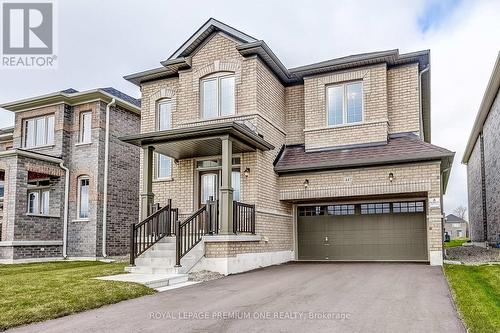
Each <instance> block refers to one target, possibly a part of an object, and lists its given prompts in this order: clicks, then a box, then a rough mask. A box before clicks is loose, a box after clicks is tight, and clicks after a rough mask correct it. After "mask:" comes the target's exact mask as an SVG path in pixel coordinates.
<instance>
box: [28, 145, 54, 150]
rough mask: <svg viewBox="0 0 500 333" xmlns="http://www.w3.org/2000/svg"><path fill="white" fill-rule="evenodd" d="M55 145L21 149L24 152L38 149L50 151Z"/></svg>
mask: <svg viewBox="0 0 500 333" xmlns="http://www.w3.org/2000/svg"><path fill="white" fill-rule="evenodd" d="M55 146H56V145H55V144H52V145H44V146H36V147H23V149H26V150H38V149H40V150H41V149H50V148H54V147H55Z"/></svg>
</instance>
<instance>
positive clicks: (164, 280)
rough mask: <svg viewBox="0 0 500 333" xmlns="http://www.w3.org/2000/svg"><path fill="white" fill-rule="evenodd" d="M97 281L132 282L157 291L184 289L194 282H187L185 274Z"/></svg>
mask: <svg viewBox="0 0 500 333" xmlns="http://www.w3.org/2000/svg"><path fill="white" fill-rule="evenodd" d="M97 279H99V280H108V281H120V282H134V283H140V284H143V285H145V286H146V287H149V288H152V289H156V290H158V291H166V290H170V289H174V288H179V287H184V286H188V285H191V284H194V283H196V282H192V281H188V275H187V274H144V273H129V274H118V275H111V276H103V277H98V278H97Z"/></svg>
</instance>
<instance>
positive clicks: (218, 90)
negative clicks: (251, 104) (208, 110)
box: [216, 77, 222, 117]
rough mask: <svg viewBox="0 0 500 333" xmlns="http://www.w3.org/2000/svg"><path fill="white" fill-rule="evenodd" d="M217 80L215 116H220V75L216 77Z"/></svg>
mask: <svg viewBox="0 0 500 333" xmlns="http://www.w3.org/2000/svg"><path fill="white" fill-rule="evenodd" d="M216 80H217V116H219V117H220V116H221V115H222V106H221V96H220V94H221V91H222V89H221V84H222V83H221V82H222V80H221V79H220V77H218V78H216Z"/></svg>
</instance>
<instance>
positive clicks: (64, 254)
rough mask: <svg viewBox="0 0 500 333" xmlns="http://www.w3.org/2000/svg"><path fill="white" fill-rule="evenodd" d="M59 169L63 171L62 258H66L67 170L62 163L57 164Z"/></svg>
mask: <svg viewBox="0 0 500 333" xmlns="http://www.w3.org/2000/svg"><path fill="white" fill-rule="evenodd" d="M59 167H61V169H63V170H64V172H65V178H64V180H65V181H64V213H63V258H64V259H66V258H67V257H68V254H67V248H68V204H69V169H68V168H67V167H65V166H64V162H61V163H59Z"/></svg>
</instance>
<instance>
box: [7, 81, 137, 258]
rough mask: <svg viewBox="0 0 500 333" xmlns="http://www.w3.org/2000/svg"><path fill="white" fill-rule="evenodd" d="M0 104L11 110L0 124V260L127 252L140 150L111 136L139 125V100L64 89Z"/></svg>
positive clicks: (112, 92)
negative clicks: (8, 121)
mask: <svg viewBox="0 0 500 333" xmlns="http://www.w3.org/2000/svg"><path fill="white" fill-rule="evenodd" d="M0 107H2V108H4V109H6V110H9V111H12V112H14V113H15V126H14V127H13V128H10V129H7V130H6V131H0V139H2V140H3V141H2V142H1V143H2V146H1V147H2V149H1V151H0V170H1V171H0V174H1V177H2V178H1V180H2V184H1V185H2V192H3V217H2V221H1V223H2V225H1V227H2V232H1V239H0V240H1V241H0V262H2V263H11V262H23V261H24V262H26V261H37V260H54V259H61V258H65V257H70V258H76V257H78V258H94V259H95V258H100V257H103V256H108V255H125V254H127V253H128V249H129V246H128V244H129V243H128V240H129V238H128V235H129V232H128V231H129V227H130V224H132V223H135V222H137V220H138V218H139V216H138V215H139V214H138V212H139V206H138V201H137V198H138V195H139V193H138V187H139V173H138V172H137V166H138V164H139V153H140V152H139V149H138V148H137V147H134V146H132V145H130V144H127V143H124V142H122V141H120V140H119V137H120V136H123V135H127V134H131V133H137V132H138V131H139V127H140V101H139V100H137V99H135V98H132V97H130V96H128V95H125V94H123V93H121V92H119V91H118V90H115V89H113V88H102V89H95V90H90V91H84V92H78V91H76V90H74V89H68V90H64V91H61V92H57V93H53V94H49V95H44V96H39V97H33V98H28V99H24V100H19V101H15V102H11V103H6V104H3V105H0ZM4 132H5V133H4ZM105 198H108V200H107V203H106V199H105Z"/></svg>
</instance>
